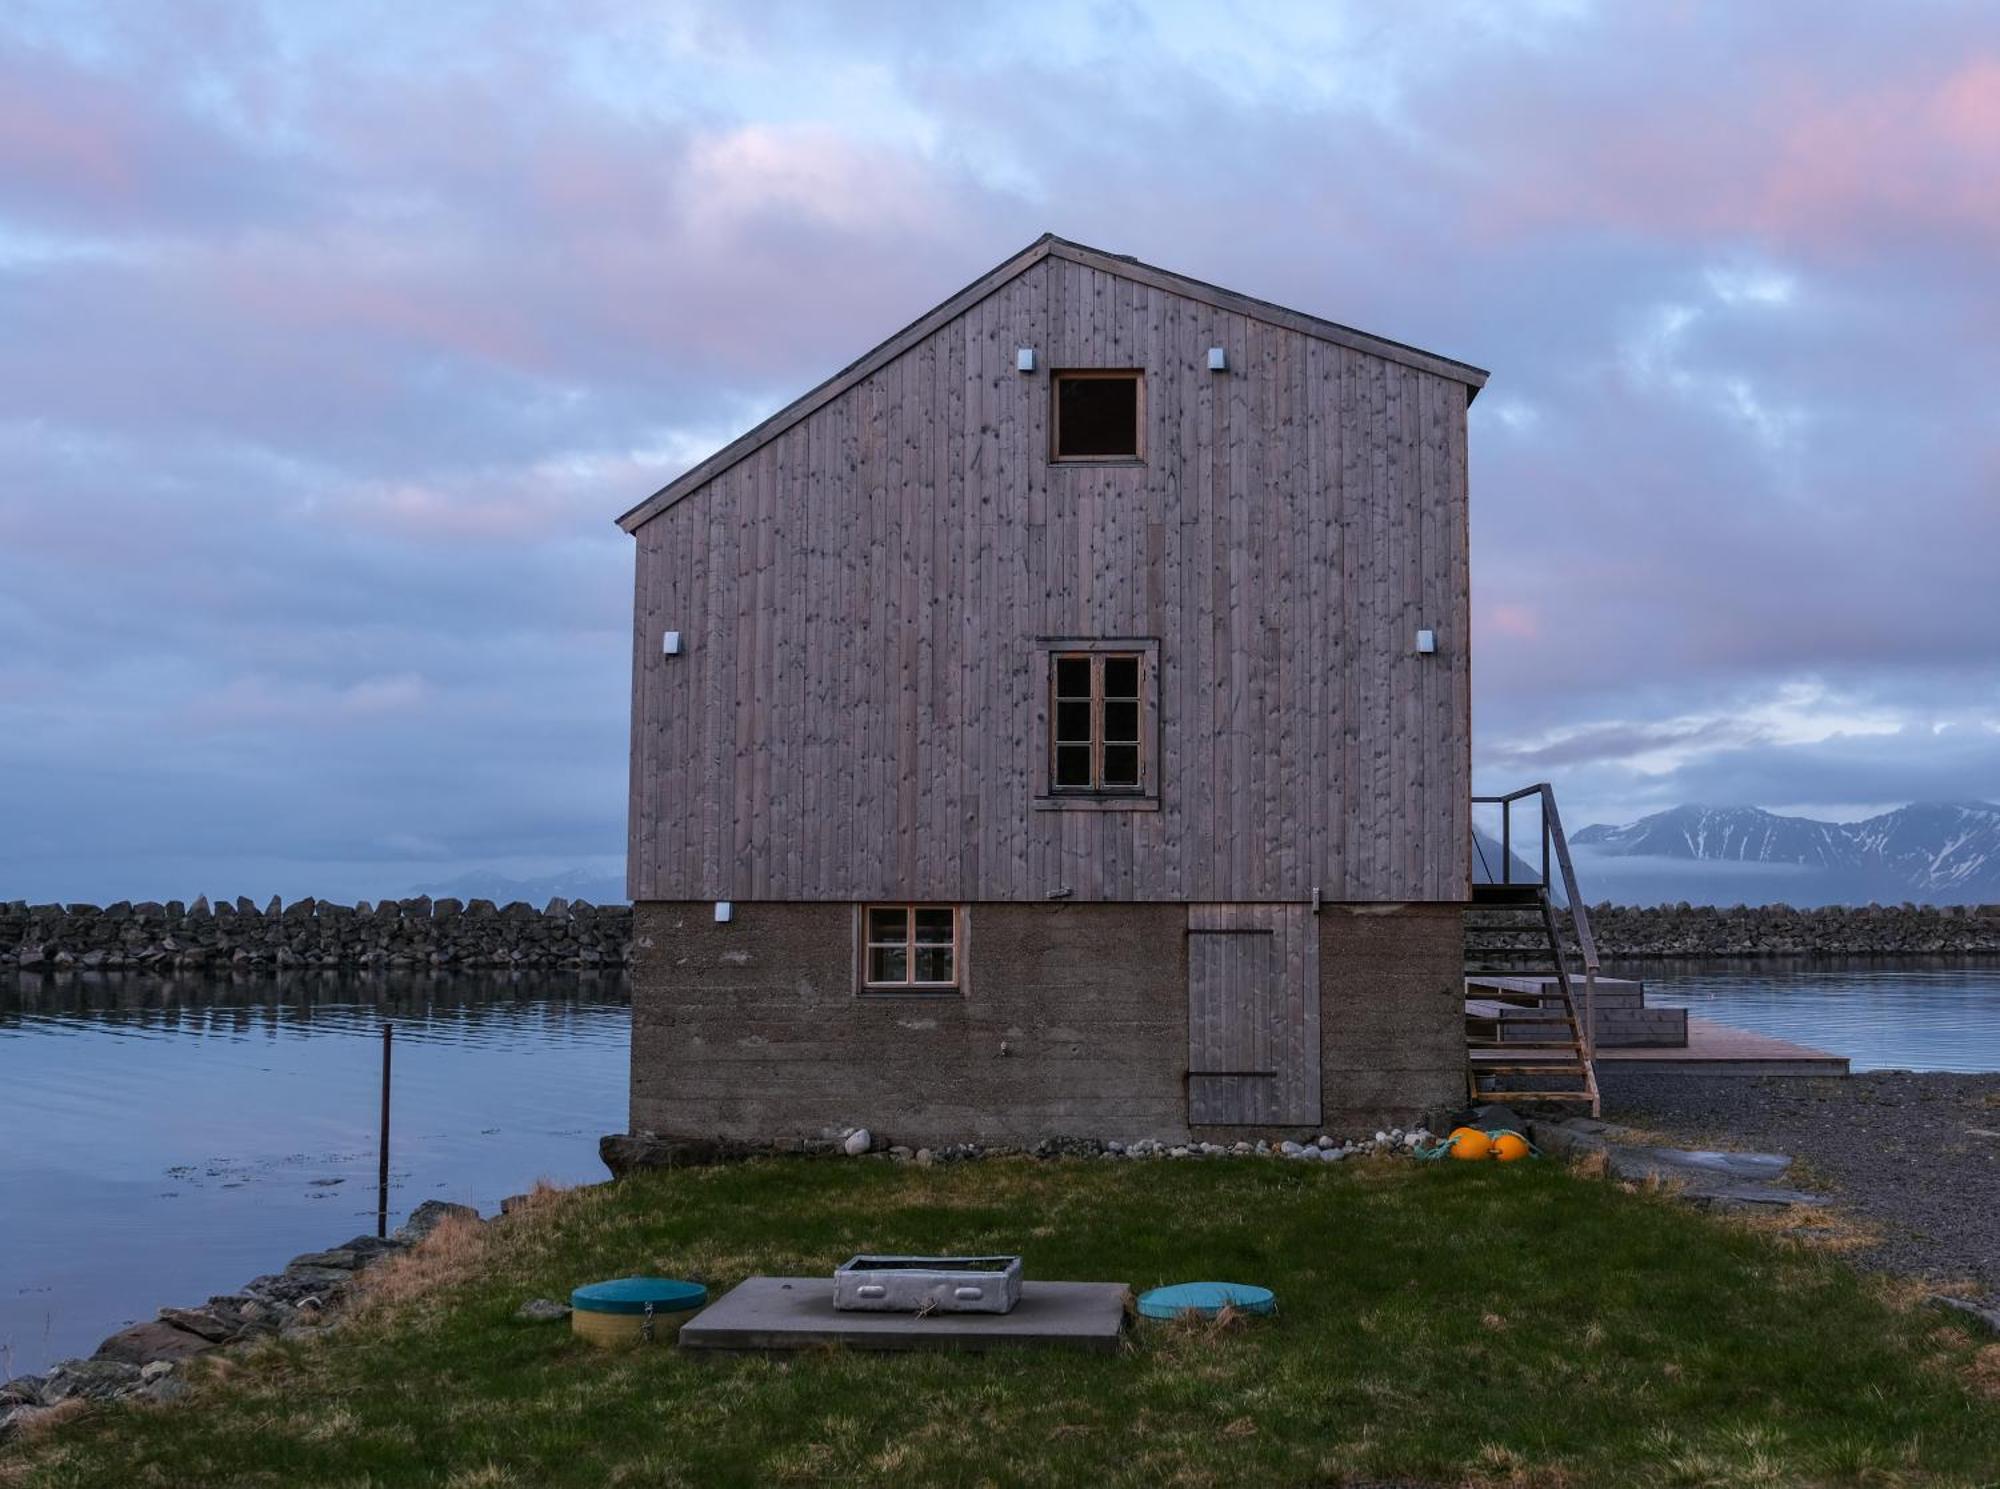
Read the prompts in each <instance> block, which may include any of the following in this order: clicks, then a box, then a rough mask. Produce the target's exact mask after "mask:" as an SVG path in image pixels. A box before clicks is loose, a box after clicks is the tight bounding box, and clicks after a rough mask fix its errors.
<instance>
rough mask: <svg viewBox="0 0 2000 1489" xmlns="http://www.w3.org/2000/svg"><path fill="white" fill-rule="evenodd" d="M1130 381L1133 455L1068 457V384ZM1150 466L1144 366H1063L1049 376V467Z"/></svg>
mask: <svg viewBox="0 0 2000 1489" xmlns="http://www.w3.org/2000/svg"><path fill="white" fill-rule="evenodd" d="M1111 378H1129V379H1130V380H1131V381H1132V382H1133V384H1134V385H1135V386H1134V389H1133V395H1132V453H1131V454H1130V455H1065V454H1063V453H1062V389H1063V384H1064V383H1065V382H1094V381H1104V380H1108V379H1111ZM1145 463H1146V372H1145V369H1144V368H1141V367H1059V368H1057V369H1055V370H1054V371H1053V372H1051V373H1050V374H1049V464H1051V465H1144V464H1145Z"/></svg>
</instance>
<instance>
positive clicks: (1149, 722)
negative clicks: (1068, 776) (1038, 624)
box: [1034, 636, 1161, 812]
mask: <svg viewBox="0 0 2000 1489" xmlns="http://www.w3.org/2000/svg"><path fill="white" fill-rule="evenodd" d="M1038 645H1039V655H1040V676H1039V678H1038V679H1037V680H1038V683H1039V686H1038V688H1037V692H1036V697H1037V707H1038V709H1039V710H1040V714H1039V717H1038V719H1037V723H1038V724H1039V725H1040V729H1039V733H1040V736H1041V741H1042V744H1041V749H1040V751H1039V756H1040V758H1039V759H1038V761H1037V762H1036V767H1035V796H1034V805H1035V807H1036V808H1037V809H1039V810H1043V811H1101V812H1104V811H1108V812H1121V811H1122V812H1154V811H1158V810H1159V808H1160V692H1161V689H1160V643H1159V640H1158V638H1156V637H1150V636H1145V637H1092V638H1088V639H1086V638H1077V637H1062V636H1044V637H1040V638H1038ZM1114 656H1129V657H1133V658H1136V659H1137V661H1138V664H1139V689H1138V692H1139V696H1138V704H1139V728H1138V739H1137V740H1136V741H1134V743H1135V744H1136V745H1137V747H1138V752H1139V769H1138V777H1139V779H1138V783H1137V784H1136V785H1132V786H1110V787H1107V786H1104V785H1103V784H1101V783H1102V780H1103V751H1104V745H1105V739H1104V726H1103V702H1104V693H1103V676H1104V672H1103V664H1104V659H1105V658H1107V657H1114ZM1072 657H1087V658H1089V659H1090V661H1091V723H1090V752H1091V771H1090V778H1091V784H1089V785H1087V786H1058V785H1057V784H1056V719H1057V708H1056V663H1057V662H1058V661H1060V660H1062V659H1063V658H1072ZM1124 742H1125V741H1118V743H1124Z"/></svg>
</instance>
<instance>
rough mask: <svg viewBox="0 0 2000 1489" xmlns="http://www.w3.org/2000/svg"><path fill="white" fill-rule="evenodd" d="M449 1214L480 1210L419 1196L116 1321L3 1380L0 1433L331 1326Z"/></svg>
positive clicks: (145, 1392) (148, 1390)
mask: <svg viewBox="0 0 2000 1489" xmlns="http://www.w3.org/2000/svg"><path fill="white" fill-rule="evenodd" d="M453 1217H462V1218H465V1219H470V1220H475V1221H476V1220H478V1219H479V1212H478V1211H477V1210H475V1209H473V1208H472V1207H471V1206H469V1205H453V1204H447V1203H445V1202H444V1201H442V1200H425V1201H424V1202H423V1203H422V1204H421V1205H418V1206H417V1208H416V1209H415V1210H413V1211H412V1212H411V1213H410V1218H409V1220H408V1221H406V1222H405V1223H404V1224H403V1226H402V1227H401V1228H400V1229H399V1230H398V1231H397V1232H396V1234H395V1236H394V1237H393V1238H391V1239H389V1240H380V1239H377V1238H376V1237H374V1236H356V1237H355V1238H354V1239H353V1240H351V1241H343V1242H341V1244H340V1245H338V1246H336V1247H333V1248H332V1249H330V1250H327V1251H308V1252H307V1253H305V1255H303V1256H298V1257H294V1258H293V1259H292V1261H291V1263H290V1264H289V1265H287V1266H286V1268H285V1269H284V1271H282V1272H273V1273H270V1274H268V1275H266V1276H263V1277H253V1278H252V1279H251V1280H250V1281H248V1282H246V1283H244V1284H243V1286H242V1287H240V1288H238V1289H237V1290H236V1291H235V1292H233V1293H226V1294H222V1295H220V1296H217V1297H213V1298H210V1299H209V1300H208V1301H207V1302H206V1303H203V1304H201V1305H200V1306H199V1307H196V1308H162V1309H161V1310H160V1315H159V1317H158V1318H156V1319H152V1320H149V1321H148V1322H145V1323H138V1324H133V1325H132V1326H131V1327H129V1328H125V1329H120V1330H119V1331H118V1332H117V1333H116V1334H113V1335H112V1336H111V1337H110V1338H109V1339H106V1340H105V1341H104V1342H103V1343H102V1344H100V1345H98V1346H97V1350H96V1352H95V1353H94V1354H93V1355H92V1356H91V1357H90V1358H89V1359H87V1360H64V1361H62V1362H61V1363H60V1364H57V1365H53V1366H51V1367H50V1368H49V1370H48V1373H47V1374H45V1375H19V1376H16V1377H14V1379H12V1380H10V1381H7V1382H5V1383H4V1384H0V1442H5V1441H6V1440H7V1439H8V1438H9V1437H11V1436H13V1435H14V1434H15V1433H16V1432H19V1431H22V1430H25V1429H28V1428H32V1427H33V1426H34V1425H35V1424H36V1423H37V1422H38V1421H40V1420H42V1419H43V1418H45V1417H47V1416H49V1415H50V1414H52V1413H55V1412H56V1411H57V1409H58V1408H59V1407H61V1406H62V1404H63V1403H64V1402H67V1401H72V1400H83V1401H114V1400H118V1399H120V1398H122V1397H128V1396H130V1397H136V1398H138V1399H140V1400H146V1401H175V1400H178V1399H179V1398H180V1397H182V1396H184V1395H186V1394H187V1392H188V1390H189V1387H188V1383H187V1381H186V1380H184V1379H182V1367H183V1366H184V1365H186V1363H187V1362H188V1361H189V1360H193V1359H197V1358H199V1357H200V1356H202V1355H205V1354H208V1353H209V1352H210V1351H212V1350H218V1349H228V1348H231V1347H233V1346H239V1345H243V1344H247V1343H249V1342H251V1341H253V1340H257V1339H266V1338H272V1337H276V1338H280V1339H297V1338H300V1337H303V1336H309V1335H312V1334H316V1333H318V1332H319V1331H320V1330H322V1329H326V1328H330V1327H332V1325H333V1323H334V1316H335V1311H336V1310H337V1309H338V1307H339V1306H340V1304H341V1303H342V1302H343V1301H344V1300H345V1299H346V1297H347V1296H348V1294H349V1293H350V1292H351V1291H352V1290H353V1287H354V1281H355V1278H356V1277H357V1276H359V1275H360V1273H361V1272H363V1271H364V1270H366V1269H367V1268H368V1267H370V1266H373V1265H374V1264H375V1263H376V1262H379V1261H381V1260H382V1258H384V1257H386V1256H393V1255H395V1254H396V1253H397V1252H399V1251H401V1250H403V1249H404V1248H406V1247H409V1246H412V1245H414V1244H415V1243H416V1242H418V1241H420V1240H422V1239H423V1238H424V1237H425V1236H427V1235H429V1234H430V1233H431V1232H432V1231H434V1230H436V1229H437V1228H438V1226H439V1225H441V1224H442V1223H443V1222H444V1221H445V1220H447V1219H450V1218H453Z"/></svg>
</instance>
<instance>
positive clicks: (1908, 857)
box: [1570, 801, 2000, 905]
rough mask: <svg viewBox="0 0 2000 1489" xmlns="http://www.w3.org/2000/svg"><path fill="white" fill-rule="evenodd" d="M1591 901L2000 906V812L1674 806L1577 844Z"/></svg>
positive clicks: (1943, 806)
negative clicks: (1826, 817)
mask: <svg viewBox="0 0 2000 1489" xmlns="http://www.w3.org/2000/svg"><path fill="white" fill-rule="evenodd" d="M1570 845H1571V846H1572V847H1573V848H1575V849H1576V851H1577V856H1578V859H1579V862H1578V864H1577V874H1578V880H1579V887H1580V888H1581V889H1582V891H1583V894H1584V897H1585V898H1586V899H1589V900H1593V901H1596V900H1604V899H1611V900H1616V901H1619V902H1621V903H1626V904H1633V903H1652V902H1656V901H1658V900H1662V899H1670V900H1689V901H1693V902H1697V903H1710V904H1733V903H1737V902H1739V901H1740V902H1742V903H1746V904H1758V903H1770V902H1775V901H1780V900H1783V901H1788V902H1790V903H1792V904H1795V905H1799V904H1866V903H1868V902H1869V901H1871V900H1879V901H1881V902H1883V903H1897V902H1900V901H1903V900H1915V901H1918V902H1921V903H1931V904H1986V903H2000V806H1994V805H1993V804H1992V803H1990V802H1983V801H1969V802H1928V801H1926V802H1916V803H1914V804H1912V805H1910V806H1906V807H1898V808H1897V809H1896V810H1895V811H1893V812H1884V813H1882V815H1880V816H1879V817H1870V818H1868V819H1867V820H1866V821H1865V822H1819V821H1815V820H1814V819H1812V818H1810V817H1781V816H1779V815H1777V814H1776V813H1775V812H1766V811H1762V810H1760V809H1758V808H1756V807H1704V806H1683V807H1674V808H1672V809H1671V810H1668V811H1664V812H1656V813H1654V814H1653V815H1652V816H1650V817H1642V818H1640V819H1639V820H1638V821H1637V822H1633V823H1628V824H1627V825H1626V826H1623V827H1609V826H1605V825H1602V824H1597V825H1593V826H1590V827H1586V828H1584V829H1583V830H1582V831H1580V832H1578V833H1575V834H1574V835H1572V836H1571V838H1570Z"/></svg>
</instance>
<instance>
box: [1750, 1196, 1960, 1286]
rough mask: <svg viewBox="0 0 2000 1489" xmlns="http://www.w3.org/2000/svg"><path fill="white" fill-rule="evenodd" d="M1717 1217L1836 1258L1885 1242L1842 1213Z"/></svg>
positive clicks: (1778, 1212)
mask: <svg viewBox="0 0 2000 1489" xmlns="http://www.w3.org/2000/svg"><path fill="white" fill-rule="evenodd" d="M1717 1218H1718V1219H1721V1220H1723V1221H1725V1222H1726V1223H1727V1224H1729V1225H1731V1226H1734V1227H1735V1228H1736V1229H1738V1230H1747V1231H1750V1232H1752V1233H1754V1234H1756V1235H1760V1236H1762V1237H1764V1238H1765V1239H1766V1240H1770V1241H1776V1242H1777V1243H1778V1244H1780V1245H1783V1246H1794V1247H1799V1248H1802V1249H1805V1250H1810V1251H1826V1252H1832V1253H1834V1254H1836V1255H1846V1254H1847V1253H1848V1252H1852V1251H1866V1250H1868V1249H1869V1248H1871V1247H1874V1246H1879V1245H1880V1244H1881V1242H1882V1233H1881V1231H1880V1230H1879V1229H1878V1228H1877V1227H1875V1226H1873V1225H1869V1224H1866V1223H1864V1222H1862V1221H1860V1220H1857V1219H1855V1218H1854V1217H1853V1216H1851V1215H1848V1214H1846V1213H1845V1212H1843V1211H1839V1210H1832V1209H1825V1210H1807V1209H1797V1208H1789V1207H1788V1208H1786V1209H1782V1210H1759V1211H1755V1212H1752V1211H1742V1212H1738V1213H1734V1214H1725V1215H1721V1216H1718V1217H1717ZM1932 1291H1936V1289H1935V1288H1933V1289H1932Z"/></svg>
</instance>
